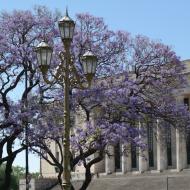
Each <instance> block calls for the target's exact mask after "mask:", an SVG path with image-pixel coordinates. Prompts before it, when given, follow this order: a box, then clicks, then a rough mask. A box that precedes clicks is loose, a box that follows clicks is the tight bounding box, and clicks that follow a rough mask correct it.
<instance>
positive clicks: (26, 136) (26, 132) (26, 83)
mask: <svg viewBox="0 0 190 190" xmlns="http://www.w3.org/2000/svg"><path fill="white" fill-rule="evenodd" d="M25 69H26V70H25V93H26V95H25V110H26V109H27V107H28V101H27V92H26V91H27V88H28V74H27V68H25ZM25 140H26V153H25V161H26V166H25V167H26V168H25V169H26V173H25V179H26V190H29V175H28V174H29V164H28V123H27V118H26V120H25Z"/></svg>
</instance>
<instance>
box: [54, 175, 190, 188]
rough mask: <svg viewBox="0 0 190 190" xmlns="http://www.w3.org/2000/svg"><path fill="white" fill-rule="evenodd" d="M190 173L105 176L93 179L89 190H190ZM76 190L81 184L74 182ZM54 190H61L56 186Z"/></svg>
mask: <svg viewBox="0 0 190 190" xmlns="http://www.w3.org/2000/svg"><path fill="white" fill-rule="evenodd" d="M189 174H190V173H189V172H187V173H185V172H181V173H176V174H169V175H167V172H165V173H161V174H155V175H148V174H145V175H137V176H132V175H131V176H129V175H123V176H116V175H110V176H104V177H100V178H97V179H93V181H92V182H91V184H90V186H89V188H88V190H189V189H190V175H189ZM74 184H75V187H76V190H78V189H79V186H80V184H81V182H74ZM52 190H61V189H60V187H59V186H56V187H55V188H53V189H52Z"/></svg>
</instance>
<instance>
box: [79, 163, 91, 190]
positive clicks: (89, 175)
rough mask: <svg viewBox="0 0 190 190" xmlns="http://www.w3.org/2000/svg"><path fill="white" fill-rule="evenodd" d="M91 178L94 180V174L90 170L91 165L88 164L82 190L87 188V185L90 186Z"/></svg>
mask: <svg viewBox="0 0 190 190" xmlns="http://www.w3.org/2000/svg"><path fill="white" fill-rule="evenodd" d="M91 180H92V174H91V171H90V167H89V166H87V167H86V173H85V180H84V182H83V184H82V187H81V188H80V190H86V189H87V187H88V186H89V184H90V182H91Z"/></svg>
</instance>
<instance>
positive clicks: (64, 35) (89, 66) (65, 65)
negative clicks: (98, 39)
mask: <svg viewBox="0 0 190 190" xmlns="http://www.w3.org/2000/svg"><path fill="white" fill-rule="evenodd" d="M58 26H59V30H60V35H61V39H62V42H63V45H64V49H65V52H61V54H60V59H61V64H60V65H59V68H60V69H59V68H58V69H57V73H56V74H55V75H54V77H55V78H56V80H62V78H63V83H62V81H61V84H63V86H62V87H63V90H64V136H63V154H64V163H63V165H64V166H63V167H64V172H63V184H62V186H63V188H64V189H65V190H70V188H71V183H70V178H71V170H70V106H69V105H70V99H69V91H70V90H71V83H72V81H71V79H70V76H71V72H72V74H73V75H74V76H75V79H76V81H77V83H78V84H79V85H80V86H81V87H83V84H81V82H80V77H79V75H78V73H77V70H76V68H75V66H74V63H73V62H72V61H71V54H70V47H71V42H72V39H73V35H74V27H75V23H74V21H73V20H72V19H71V18H70V17H69V15H68V11H67V10H66V15H65V16H64V17H63V18H62V19H61V20H60V21H59V22H58ZM52 52H53V49H52V48H51V47H50V46H49V45H48V44H47V43H46V42H45V41H43V42H41V43H40V44H39V45H38V46H37V47H36V54H37V61H38V64H39V68H40V70H41V72H42V75H43V78H44V80H45V82H47V83H51V81H49V80H48V79H47V77H46V74H47V72H48V69H49V66H50V62H51V57H52ZM81 61H82V68H83V71H84V75H85V76H86V79H87V82H88V84H89V85H90V84H91V81H92V78H93V76H94V75H95V72H96V67H97V57H96V56H95V55H94V54H93V53H92V52H91V51H90V50H89V51H87V52H86V53H85V54H84V55H83V56H82V57H81ZM63 70H64V72H60V71H63ZM60 76H62V77H60Z"/></svg>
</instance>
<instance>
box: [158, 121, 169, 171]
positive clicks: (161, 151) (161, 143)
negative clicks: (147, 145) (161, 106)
mask: <svg viewBox="0 0 190 190" xmlns="http://www.w3.org/2000/svg"><path fill="white" fill-rule="evenodd" d="M164 129H165V128H163V127H162V126H161V124H160V121H159V120H157V170H158V171H160V172H161V171H163V170H165V169H167V145H166V138H165V130H164Z"/></svg>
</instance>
